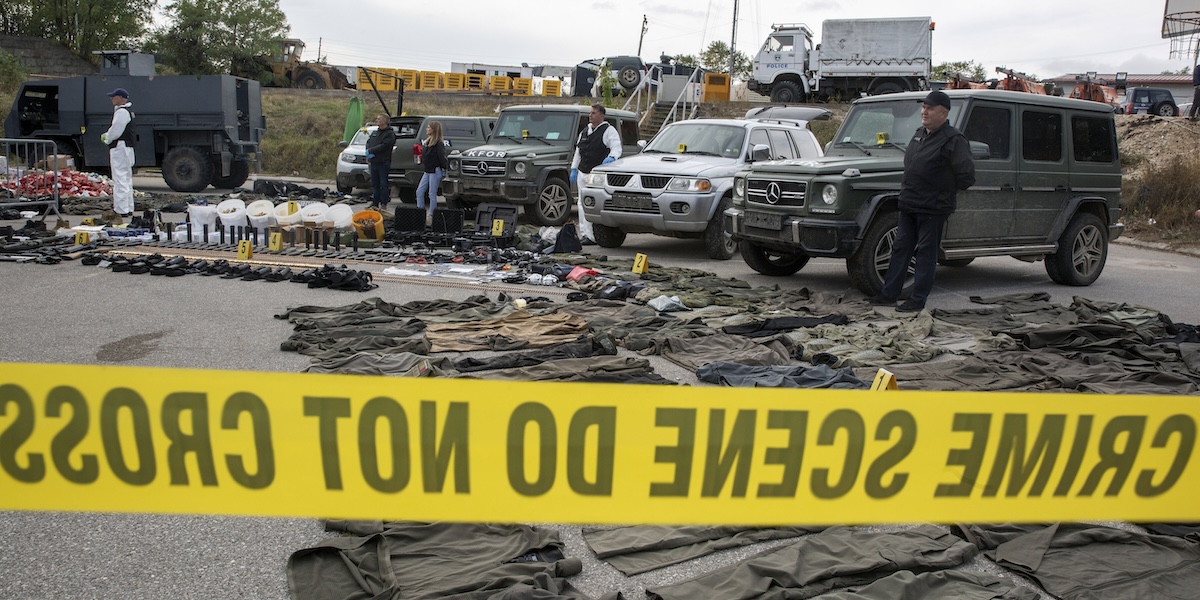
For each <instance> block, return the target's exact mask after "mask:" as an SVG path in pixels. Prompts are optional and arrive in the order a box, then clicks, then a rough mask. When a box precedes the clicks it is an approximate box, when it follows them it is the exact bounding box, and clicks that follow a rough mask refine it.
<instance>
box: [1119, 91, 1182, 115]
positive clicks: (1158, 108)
mask: <svg viewBox="0 0 1200 600" xmlns="http://www.w3.org/2000/svg"><path fill="white" fill-rule="evenodd" d="M1117 112H1118V113H1122V114H1126V115H1140V114H1150V115H1158V116H1160V117H1177V116H1179V115H1180V114H1181V113H1180V112H1179V107H1178V106H1177V105H1176V104H1175V96H1174V95H1172V94H1171V90H1168V89H1165V88H1152V87H1139V88H1129V89H1127V90H1125V102H1122V103H1121V106H1120V107H1118V108H1117Z"/></svg>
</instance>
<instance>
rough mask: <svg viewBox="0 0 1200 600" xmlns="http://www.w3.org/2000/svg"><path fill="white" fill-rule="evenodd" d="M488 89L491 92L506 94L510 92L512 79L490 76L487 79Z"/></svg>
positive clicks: (505, 76)
mask: <svg viewBox="0 0 1200 600" xmlns="http://www.w3.org/2000/svg"><path fill="white" fill-rule="evenodd" d="M488 88H489V89H491V90H492V91H493V92H507V91H510V90H512V79H511V78H509V77H508V76H507V75H492V76H491V77H488Z"/></svg>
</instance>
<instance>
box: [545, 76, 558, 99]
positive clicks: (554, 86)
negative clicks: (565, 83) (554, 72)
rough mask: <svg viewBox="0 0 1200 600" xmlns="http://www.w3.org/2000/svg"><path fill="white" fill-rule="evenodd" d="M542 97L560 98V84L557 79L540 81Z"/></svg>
mask: <svg viewBox="0 0 1200 600" xmlns="http://www.w3.org/2000/svg"><path fill="white" fill-rule="evenodd" d="M542 95H543V96H561V95H562V82H561V81H559V80H557V79H543V80H542Z"/></svg>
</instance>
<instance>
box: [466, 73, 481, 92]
mask: <svg viewBox="0 0 1200 600" xmlns="http://www.w3.org/2000/svg"><path fill="white" fill-rule="evenodd" d="M484 83H485V82H484V79H483V75H480V74H479V73H467V89H472V90H482V89H483V88H484Z"/></svg>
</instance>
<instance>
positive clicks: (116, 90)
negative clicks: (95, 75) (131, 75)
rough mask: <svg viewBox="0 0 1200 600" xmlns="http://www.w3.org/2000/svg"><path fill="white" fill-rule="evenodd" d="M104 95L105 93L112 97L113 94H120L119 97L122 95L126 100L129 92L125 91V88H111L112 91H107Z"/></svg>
mask: <svg viewBox="0 0 1200 600" xmlns="http://www.w3.org/2000/svg"><path fill="white" fill-rule="evenodd" d="M106 95H107V96H108V97H109V98H112V97H113V96H120V97H122V98H124V99H126V100H128V99H129V92H127V91H125V88H117V89H115V90H113V91H111V92H109V93H108V94H106Z"/></svg>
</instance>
